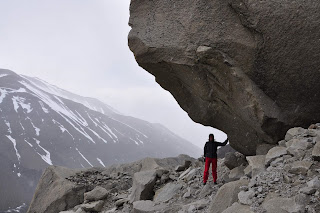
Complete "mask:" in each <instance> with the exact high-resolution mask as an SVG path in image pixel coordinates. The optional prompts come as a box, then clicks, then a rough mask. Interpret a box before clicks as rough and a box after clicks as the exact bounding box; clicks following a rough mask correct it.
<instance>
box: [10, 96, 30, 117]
mask: <svg viewBox="0 0 320 213" xmlns="http://www.w3.org/2000/svg"><path fill="white" fill-rule="evenodd" d="M25 101H26V99H25V98H22V97H18V96H13V97H12V102H13V106H14V110H15V111H16V112H18V109H19V107H21V108H22V109H26V110H27V113H30V112H31V111H32V108H31V106H30V103H28V104H26V103H25Z"/></svg>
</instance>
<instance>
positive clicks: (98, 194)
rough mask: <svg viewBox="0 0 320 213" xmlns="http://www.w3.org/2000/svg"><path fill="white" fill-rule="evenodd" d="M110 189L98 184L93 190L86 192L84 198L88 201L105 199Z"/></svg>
mask: <svg viewBox="0 0 320 213" xmlns="http://www.w3.org/2000/svg"><path fill="white" fill-rule="evenodd" d="M108 194H109V193H108V190H106V189H105V188H103V187H101V186H96V187H95V188H94V189H93V190H92V191H90V192H87V193H85V194H84V200H86V201H97V200H103V199H105V198H106V197H107V196H108Z"/></svg>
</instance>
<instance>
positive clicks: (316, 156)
mask: <svg viewBox="0 0 320 213" xmlns="http://www.w3.org/2000/svg"><path fill="white" fill-rule="evenodd" d="M312 158H313V160H316V161H320V140H317V143H316V145H315V146H314V147H313V150H312Z"/></svg>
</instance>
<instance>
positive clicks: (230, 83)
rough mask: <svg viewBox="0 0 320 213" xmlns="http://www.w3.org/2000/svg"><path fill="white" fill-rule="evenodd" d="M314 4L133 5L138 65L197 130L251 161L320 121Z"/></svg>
mask: <svg viewBox="0 0 320 213" xmlns="http://www.w3.org/2000/svg"><path fill="white" fill-rule="evenodd" d="M319 9H320V3H319V1H317V0H310V1H297V0H275V1H259V2H256V1H248V0H232V1H231V0H224V1H222V0H213V1H202V0H182V1H171V0H159V1H149V0H132V1H131V6H130V21H129V25H130V26H131V27H132V30H131V31H130V34H129V37H128V38H129V46H130V49H131V50H132V52H133V53H134V55H135V58H136V60H137V62H138V63H139V65H140V66H141V67H143V68H144V69H146V70H147V71H148V72H150V73H151V74H153V75H154V76H155V77H156V81H157V82H158V83H159V84H160V85H161V86H162V87H163V88H164V89H166V90H168V91H170V92H171V93H172V94H173V96H174V97H175V99H176V100H177V101H178V103H179V104H180V106H181V107H182V108H183V109H184V110H185V111H186V112H188V114H189V115H190V117H191V118H192V119H193V120H194V121H196V122H199V123H202V124H204V125H209V126H212V127H215V128H218V129H221V130H223V131H224V132H226V133H227V134H228V136H229V138H230V139H231V145H232V147H233V148H235V149H236V150H238V151H240V152H242V153H244V154H246V155H253V154H255V150H256V147H257V145H258V144H261V143H269V144H275V143H277V142H278V141H279V140H280V139H281V138H283V137H284V135H285V133H286V131H287V130H288V129H289V128H290V127H294V126H302V127H304V128H306V127H307V126H308V124H309V123H313V122H316V121H318V120H320V113H319V103H320V84H318V79H319V78H320V72H319V67H320V61H319V60H318V55H319V53H320V48H319V47H320V40H319V39H318V38H319V36H320V30H319V28H320V24H319V18H320V13H318V11H319Z"/></svg>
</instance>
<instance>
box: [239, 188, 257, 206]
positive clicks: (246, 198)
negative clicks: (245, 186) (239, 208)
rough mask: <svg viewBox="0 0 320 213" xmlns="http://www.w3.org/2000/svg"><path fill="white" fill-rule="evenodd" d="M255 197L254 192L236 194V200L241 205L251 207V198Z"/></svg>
mask: <svg viewBox="0 0 320 213" xmlns="http://www.w3.org/2000/svg"><path fill="white" fill-rule="evenodd" d="M254 196H255V193H254V191H252V190H249V191H241V192H239V194H238V199H239V202H240V203H241V204H244V205H251V204H252V198H253V197H254Z"/></svg>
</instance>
